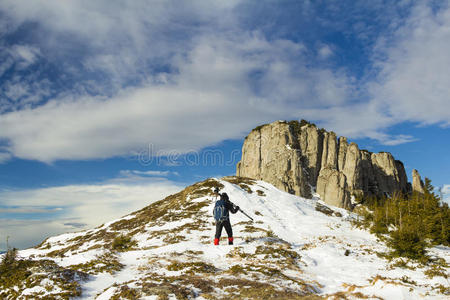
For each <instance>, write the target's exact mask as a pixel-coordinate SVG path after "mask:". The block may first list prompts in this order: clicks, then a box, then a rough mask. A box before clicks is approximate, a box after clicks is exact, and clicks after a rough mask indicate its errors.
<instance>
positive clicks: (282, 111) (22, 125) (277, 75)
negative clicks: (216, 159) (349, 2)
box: [0, 33, 350, 162]
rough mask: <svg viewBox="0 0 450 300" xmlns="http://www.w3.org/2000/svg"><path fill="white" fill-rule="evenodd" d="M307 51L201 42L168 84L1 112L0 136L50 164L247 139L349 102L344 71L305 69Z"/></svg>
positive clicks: (234, 40) (284, 45) (289, 45)
mask: <svg viewBox="0 0 450 300" xmlns="http://www.w3.org/2000/svg"><path fill="white" fill-rule="evenodd" d="M303 49H304V46H303V45H301V44H296V43H293V42H290V41H284V40H278V41H273V42H268V41H267V40H266V39H265V38H264V37H263V36H261V35H260V34H258V33H250V34H248V33H244V34H242V35H239V34H238V35H235V36H232V37H229V36H225V37H215V36H210V35H203V36H202V37H201V38H199V39H198V40H197V41H196V45H195V47H194V48H193V49H192V50H191V51H190V52H189V53H188V55H187V56H177V57H175V58H174V59H173V61H172V64H173V65H174V66H176V67H177V69H178V70H179V71H178V72H177V73H175V74H166V77H167V80H166V82H167V83H165V84H159V83H147V84H146V85H144V86H141V87H138V88H129V89H125V90H123V91H122V92H120V93H119V94H117V95H116V96H114V97H112V98H109V99H108V98H104V97H89V96H86V97H76V96H72V97H66V98H62V99H55V100H53V101H50V102H48V103H47V104H45V105H43V106H39V107H37V108H33V109H22V110H20V111H17V112H11V113H8V114H4V115H1V116H0V127H1V128H2V129H3V130H2V132H1V133H0V137H1V138H5V139H8V140H9V141H10V143H9V145H10V146H9V151H10V152H11V153H13V154H14V156H16V157H19V158H26V159H37V160H41V161H46V162H51V161H54V160H58V159H91V158H106V157H111V156H117V155H129V154H130V153H133V152H136V151H139V150H140V149H144V148H145V147H146V146H147V145H149V144H152V145H154V147H155V151H156V152H161V151H165V152H171V151H177V152H178V153H186V152H188V151H192V150H195V149H199V148H202V147H204V146H207V145H211V144H215V143H218V142H220V141H222V140H223V139H224V138H240V137H242V135H243V134H244V133H246V132H247V131H248V130H249V128H253V127H254V126H255V125H257V124H259V123H261V122H266V121H272V120H274V119H280V118H298V116H300V115H301V114H300V112H301V108H302V107H320V106H321V105H327V106H330V105H332V106H333V105H338V104H342V103H344V102H345V101H346V100H345V99H347V98H348V97H349V91H348V90H349V87H350V84H349V83H348V80H347V77H346V76H345V74H343V73H337V72H333V71H331V70H328V69H320V68H313V67H307V62H306V58H305V57H304V55H303ZM288 58H289V59H288ZM254 73H257V74H258V76H256V77H255V78H253V77H252V74H254ZM310 99H320V100H317V101H315V102H314V103H311V101H310Z"/></svg>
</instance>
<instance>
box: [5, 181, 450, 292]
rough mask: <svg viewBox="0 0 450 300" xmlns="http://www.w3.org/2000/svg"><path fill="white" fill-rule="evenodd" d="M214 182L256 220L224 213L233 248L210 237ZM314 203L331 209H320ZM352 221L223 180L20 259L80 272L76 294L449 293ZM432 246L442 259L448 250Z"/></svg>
mask: <svg viewBox="0 0 450 300" xmlns="http://www.w3.org/2000/svg"><path fill="white" fill-rule="evenodd" d="M215 187H220V188H221V190H222V192H226V193H227V194H228V195H229V196H230V200H231V201H232V202H234V203H235V204H237V205H239V206H240V207H241V209H242V210H243V211H245V212H246V213H248V214H249V215H251V216H252V217H253V218H254V219H255V222H250V221H249V219H248V218H247V217H246V216H245V215H243V214H241V213H239V212H238V213H237V214H235V215H231V223H232V225H233V232H234V237H235V244H234V246H228V245H225V239H226V233H225V232H223V235H222V236H223V239H224V240H223V241H221V245H219V246H214V245H213V244H212V240H213V238H214V232H215V226H214V225H213V218H212V216H211V211H212V208H213V205H214V199H213V195H212V190H213V189H214V188H215ZM318 203H319V204H320V205H321V207H325V208H329V209H330V210H329V211H330V212H331V215H326V214H324V213H322V212H320V211H318V210H317V208H316V207H317V204H318ZM352 218H355V215H353V214H351V213H349V212H348V211H346V210H344V209H339V208H335V207H329V206H326V205H325V204H324V203H323V202H321V201H320V200H317V199H313V200H310V199H304V198H301V197H297V196H294V195H291V194H288V193H285V192H282V191H280V190H278V189H276V188H275V187H274V186H272V185H270V184H268V183H266V182H262V181H253V180H250V179H244V178H238V177H225V178H223V179H220V180H219V179H208V180H206V181H203V182H200V183H197V184H195V185H192V186H190V187H187V188H186V189H185V190H184V191H182V192H180V193H178V194H175V195H172V196H169V197H167V198H166V199H164V200H161V201H159V202H156V203H154V204H152V205H150V206H148V207H145V208H143V209H142V210H140V211H137V212H135V213H133V214H130V215H128V216H125V217H123V218H121V219H118V220H114V221H112V222H109V223H107V224H104V225H102V226H100V227H98V228H95V229H92V230H87V231H83V232H78V233H72V234H63V235H60V236H56V237H52V238H49V239H47V240H46V241H44V242H43V243H42V244H41V245H40V246H39V247H36V248H32V249H27V250H23V251H20V252H19V256H20V257H21V258H24V259H27V258H31V259H33V260H34V261H38V260H42V261H48V260H50V261H52V262H54V263H55V264H56V265H58V266H59V267H60V268H65V269H72V270H76V271H77V272H79V273H76V274H75V275H76V276H75V275H74V276H72V277H73V278H69V279H70V280H72V281H73V282H74V284H78V285H79V287H80V288H81V289H80V291H81V295H80V296H79V298H80V299H110V298H112V297H114V296H116V297H119V296H121V297H131V298H132V299H139V298H141V299H158V298H157V297H163V298H164V297H176V298H177V299H189V298H195V299H211V298H212V299H215V298H226V299H230V298H233V299H240V298H242V299H244V298H249V299H261V298H264V297H267V298H278V299H279V298H285V299H296V298H301V297H303V296H306V295H311V296H312V297H313V295H316V296H317V297H326V296H329V297H333V296H336V297H337V296H339V295H341V296H344V297H347V298H363V297H369V298H374V297H379V298H383V299H422V298H427V299H446V297H447V296H446V295H444V294H442V293H441V290H442V291H444V290H445V287H448V286H449V282H448V279H446V278H444V277H443V276H435V277H433V278H429V277H427V275H425V273H424V272H425V271H427V268H426V267H417V268H415V269H413V268H411V266H412V264H411V263H410V264H409V266H410V268H400V267H396V266H395V265H394V262H388V261H387V260H386V259H384V258H380V257H379V256H377V252H385V251H387V250H388V249H387V248H386V246H385V245H384V244H383V243H381V242H379V241H377V238H376V237H375V236H374V235H372V234H370V233H368V232H366V231H364V230H361V229H358V228H355V227H354V226H352V223H351V220H352ZM431 251H432V252H433V254H434V255H435V256H438V257H441V258H444V259H445V260H446V261H447V263H449V261H450V254H449V252H450V251H449V249H448V248H445V247H436V248H433V249H432V250H431ZM446 271H447V273H448V269H447V270H446ZM39 272H45V270H43V269H42V268H41V269H39ZM82 274H86V278H87V279H86V278H85V277H84V276H82ZM32 276H34V275H31V277H32ZM50 281H52V282H50ZM52 285H53V286H55V288H54V289H50V288H44V287H49V286H52ZM65 286H66V285H63V284H61V283H60V282H56V281H55V280H47V281H45V282H44V281H43V279H42V280H40V281H39V280H36V281H35V283H34V285H31V286H28V287H26V286H20V285H19V284H18V285H17V286H16V287H15V288H14V287H13V288H12V289H15V291H16V292H15V293H16V295H18V296H12V295H13V293H12V292H9V291H12V290H7V289H4V290H3V291H2V293H3V294H2V296H3V295H8V296H6V297H5V296H3V298H5V299H16V298H18V299H25V296H26V295H28V296H30V295H34V296H37V295H38V294H39V296H40V297H43V296H45V295H47V296H50V295H54V296H56V297H58V296H57V295H61V293H62V292H63V290H64V288H65ZM442 288H444V289H442ZM9 295H11V296H9ZM312 299H313V298H312Z"/></svg>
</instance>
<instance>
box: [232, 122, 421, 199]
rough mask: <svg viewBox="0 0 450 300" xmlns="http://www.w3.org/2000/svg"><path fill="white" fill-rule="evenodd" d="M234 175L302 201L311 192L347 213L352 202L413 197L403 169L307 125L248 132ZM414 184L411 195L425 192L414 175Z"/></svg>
mask: <svg viewBox="0 0 450 300" xmlns="http://www.w3.org/2000/svg"><path fill="white" fill-rule="evenodd" d="M415 172H417V171H415ZM236 175H237V176H242V177H250V178H254V179H258V180H264V181H267V182H269V183H272V184H273V185H275V186H276V187H278V188H279V189H282V190H284V191H286V192H289V193H292V194H296V195H298V196H302V197H311V193H312V189H313V188H315V189H316V192H317V193H318V194H319V195H320V197H321V198H322V199H323V200H324V201H325V202H327V203H329V204H332V205H335V206H339V207H345V208H349V207H351V198H352V197H360V196H381V195H386V194H393V193H394V192H395V191H401V192H405V193H406V192H410V191H411V184H409V183H408V180H407V176H406V172H405V168H404V166H403V163H402V162H401V161H399V160H395V159H394V157H393V156H392V154H390V153H386V152H380V153H371V152H369V151H367V150H361V149H359V147H358V145H357V144H355V143H350V144H349V143H348V142H347V138H345V137H339V138H338V137H337V136H336V134H335V133H334V132H327V131H325V130H323V129H319V128H317V127H316V126H315V125H314V124H310V123H308V122H306V121H301V122H297V121H291V122H285V121H276V122H274V123H271V124H266V125H263V126H259V127H257V128H255V129H254V130H252V132H250V134H249V135H248V136H247V137H246V139H245V142H244V145H243V147H242V159H241V161H240V162H239V163H238V164H237V171H236ZM413 178H414V180H415V182H414V183H413V187H414V190H415V191H419V192H420V191H422V192H423V188H422V190H421V187H422V186H423V184H422V185H421V184H420V182H421V181H420V175H419V174H418V172H417V174H416V173H414V176H413Z"/></svg>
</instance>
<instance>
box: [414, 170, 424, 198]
mask: <svg viewBox="0 0 450 300" xmlns="http://www.w3.org/2000/svg"><path fill="white" fill-rule="evenodd" d="M412 178H413V182H412V190H413V191H414V192H418V193H422V194H423V193H424V192H425V188H424V187H425V185H424V183H423V181H422V178H420V174H419V172H418V171H417V170H416V169H414V170H413V171H412Z"/></svg>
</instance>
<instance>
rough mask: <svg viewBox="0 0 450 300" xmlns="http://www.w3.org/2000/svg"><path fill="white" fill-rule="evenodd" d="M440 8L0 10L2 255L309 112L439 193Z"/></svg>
mask: <svg viewBox="0 0 450 300" xmlns="http://www.w3.org/2000/svg"><path fill="white" fill-rule="evenodd" d="M449 26H450V7H449V1H406V0H405V1H382V0H378V1H375V0H374V1H331V0H330V1H239V0H234V1H185V2H180V1H132V2H130V1H106V0H105V1H104V0H99V1H57V0H53V1H33V2H30V1H22V0H3V1H1V3H0V221H1V225H0V249H4V248H5V246H6V245H5V241H6V236H8V235H9V236H11V237H10V239H9V241H10V243H11V244H12V245H14V246H16V247H20V248H23V247H29V246H32V245H33V244H35V243H38V242H40V240H42V238H44V237H45V236H48V235H52V234H57V233H61V232H65V231H73V230H78V229H80V228H89V227H93V226H96V225H99V224H101V223H103V222H105V221H108V220H110V219H113V218H116V217H119V216H122V215H124V214H126V213H129V212H131V211H133V210H136V209H139V208H141V207H143V206H145V205H147V204H148V203H149V202H151V201H154V200H159V199H160V198H162V197H163V196H164V195H167V194H169V193H172V192H175V191H177V190H179V189H181V188H182V187H184V186H185V185H186V184H190V183H193V182H196V181H199V180H203V179H205V178H207V177H211V176H216V177H217V176H223V175H230V174H234V172H235V164H236V163H237V161H238V160H239V155H240V149H241V146H242V142H243V138H244V137H245V135H246V134H248V132H249V131H250V130H251V129H252V128H254V127H256V126H257V125H260V124H262V123H268V122H272V121H275V120H280V119H281V120H293V119H297V120H298V119H307V120H310V121H312V122H314V123H316V124H317V125H319V126H320V127H324V128H326V129H327V130H333V131H335V132H336V133H337V134H338V135H344V136H347V137H348V138H349V139H350V140H351V141H355V142H357V143H358V144H359V145H360V147H361V148H365V149H368V150H370V151H374V152H376V151H389V152H392V153H393V154H394V156H395V157H396V158H397V159H400V160H402V161H403V162H404V163H405V166H406V169H407V172H408V175H410V174H411V171H412V169H413V168H416V169H418V170H419V172H420V173H421V174H422V176H423V177H425V176H426V177H429V178H430V179H432V182H433V184H434V185H435V186H437V187H442V188H443V190H445V191H447V192H449V194H450V178H449V174H450V173H449V169H450V159H449V155H448V150H447V149H449V148H450V134H449V132H450V131H449V126H450V109H449V104H450V96H449V95H450V84H449V82H450V71H449V70H450V68H449V66H450V52H449V51H448V49H450V32H449V30H448V28H449Z"/></svg>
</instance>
